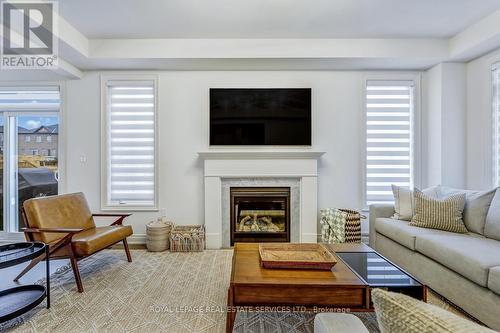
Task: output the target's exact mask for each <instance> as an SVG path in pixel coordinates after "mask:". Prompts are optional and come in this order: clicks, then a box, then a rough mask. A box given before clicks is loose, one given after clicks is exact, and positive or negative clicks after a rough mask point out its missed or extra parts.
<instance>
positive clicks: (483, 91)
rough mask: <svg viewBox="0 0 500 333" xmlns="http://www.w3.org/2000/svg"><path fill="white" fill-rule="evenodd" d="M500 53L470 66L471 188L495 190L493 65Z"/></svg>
mask: <svg viewBox="0 0 500 333" xmlns="http://www.w3.org/2000/svg"><path fill="white" fill-rule="evenodd" d="M498 61H500V50H497V51H495V52H492V53H490V54H487V55H485V56H483V57H481V58H478V59H476V60H474V61H471V62H469V63H468V64H467V166H466V168H467V186H468V187H469V188H474V189H476V188H477V189H488V188H491V187H492V186H493V172H492V166H493V159H492V152H493V148H492V129H493V126H492V119H493V118H492V99H491V90H492V87H491V65H492V64H494V63H495V62H498Z"/></svg>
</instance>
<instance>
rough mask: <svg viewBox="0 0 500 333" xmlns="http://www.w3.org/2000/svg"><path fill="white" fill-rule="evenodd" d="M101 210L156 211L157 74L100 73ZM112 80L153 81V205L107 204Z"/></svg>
mask: <svg viewBox="0 0 500 333" xmlns="http://www.w3.org/2000/svg"><path fill="white" fill-rule="evenodd" d="M100 78H101V178H100V182H101V210H102V211H158V210H159V208H158V207H159V206H158V202H159V190H158V186H159V185H158V180H159V175H158V174H159V169H158V160H159V158H158V151H159V150H158V147H159V143H158V137H159V135H158V128H159V126H158V119H159V117H158V110H159V98H158V91H159V89H158V84H159V80H158V75H152V74H103V75H101V77H100ZM114 80H125V81H153V82H154V95H155V97H154V101H155V109H154V122H155V126H154V127H155V135H154V139H155V145H154V149H155V154H154V155H155V162H154V174H155V175H154V179H155V186H154V197H155V200H154V204H153V206H134V205H109V204H108V175H109V172H108V161H109V159H108V158H109V156H108V133H107V132H108V125H109V124H108V115H107V111H108V98H107V97H108V94H107V90H108V87H107V82H108V81H114Z"/></svg>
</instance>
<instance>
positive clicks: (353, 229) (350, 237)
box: [339, 209, 366, 243]
mask: <svg viewBox="0 0 500 333" xmlns="http://www.w3.org/2000/svg"><path fill="white" fill-rule="evenodd" d="M339 210H340V211H341V212H344V213H346V214H347V216H346V218H345V219H346V223H345V242H346V243H361V219H362V218H363V219H366V217H365V216H364V215H361V214H360V213H359V212H357V211H355V210H350V209H339Z"/></svg>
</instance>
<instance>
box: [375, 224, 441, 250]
mask: <svg viewBox="0 0 500 333" xmlns="http://www.w3.org/2000/svg"><path fill="white" fill-rule="evenodd" d="M408 223H409V222H408V221H403V220H395V219H392V218H378V219H376V220H375V230H376V231H377V232H378V233H380V234H382V235H384V236H386V237H388V238H390V239H392V240H393V241H395V242H397V243H399V244H401V245H403V246H405V247H407V248H409V249H410V250H413V251H415V239H416V236H417V235H422V234H431V235H439V234H448V233H449V232H447V231H442V230H435V229H426V228H419V227H414V226H411V225H408Z"/></svg>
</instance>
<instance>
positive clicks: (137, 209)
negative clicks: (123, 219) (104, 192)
mask: <svg viewBox="0 0 500 333" xmlns="http://www.w3.org/2000/svg"><path fill="white" fill-rule="evenodd" d="M159 210H160V209H159V208H158V207H143V206H105V207H101V211H103V212H158V211H159Z"/></svg>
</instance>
